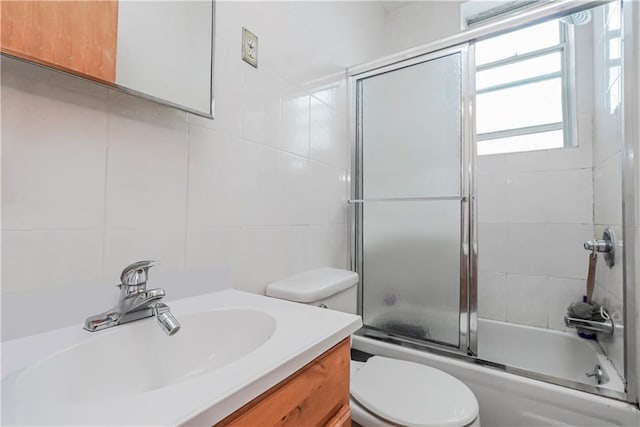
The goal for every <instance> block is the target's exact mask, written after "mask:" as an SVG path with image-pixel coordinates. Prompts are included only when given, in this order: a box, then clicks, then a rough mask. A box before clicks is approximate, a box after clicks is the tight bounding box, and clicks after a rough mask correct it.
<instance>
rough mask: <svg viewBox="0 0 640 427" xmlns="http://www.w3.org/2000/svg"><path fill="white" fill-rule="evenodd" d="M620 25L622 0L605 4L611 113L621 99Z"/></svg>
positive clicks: (614, 111) (608, 89) (605, 33)
mask: <svg viewBox="0 0 640 427" xmlns="http://www.w3.org/2000/svg"><path fill="white" fill-rule="evenodd" d="M620 27H621V16H620V2H613V3H608V4H607V5H605V13H604V40H605V43H604V49H605V64H606V68H607V77H606V78H607V80H606V81H605V88H607V102H608V106H609V112H610V113H611V114H615V113H616V112H617V110H618V107H619V106H620V101H621V96H620V93H621V85H620V71H621V67H622V64H621V58H622V39H621V37H620Z"/></svg>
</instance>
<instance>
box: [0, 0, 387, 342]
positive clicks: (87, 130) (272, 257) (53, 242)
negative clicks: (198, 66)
mask: <svg viewBox="0 0 640 427" xmlns="http://www.w3.org/2000/svg"><path fill="white" fill-rule="evenodd" d="M216 9H217V10H216V51H215V73H214V76H215V82H214V87H215V95H216V108H215V111H216V119H215V120H207V119H203V118H200V117H196V116H193V115H189V114H186V113H183V112H180V111H177V110H173V109H170V108H167V107H163V106H158V105H156V104H153V103H150V102H147V101H143V100H140V99H137V98H134V97H131V96H128V95H125V94H122V93H119V92H116V91H112V90H109V89H105V88H102V87H99V86H96V85H93V84H91V83H89V82H86V81H83V80H79V79H76V78H73V77H70V76H66V75H62V74H59V73H56V72H53V71H49V70H45V69H41V68H38V67H36V66H33V65H30V64H24V63H20V62H17V61H14V60H10V59H7V58H3V59H2V143H3V146H2V182H3V191H2V210H3V212H2V267H3V269H2V295H3V306H4V307H3V322H2V326H3V329H2V332H3V337H2V338H3V340H4V339H8V338H13V337H16V336H20V335H24V334H27V333H34V332H38V331H39V330H34V329H32V330H24V329H22V330H21V329H19V327H20V323H21V320H23V319H22V318H21V317H20V316H26V314H25V313H22V312H21V310H10V307H8V305H11V306H14V307H15V306H16V305H15V304H14V303H15V302H16V301H19V298H18V297H19V296H20V295H32V294H33V293H34V292H40V293H44V294H46V293H47V292H48V294H47V295H57V294H59V292H62V291H63V290H65V289H71V288H72V287H73V286H76V285H86V286H84V288H85V289H88V287H90V286H94V288H95V289H98V287H96V286H99V289H100V290H101V291H102V289H103V288H104V287H105V286H106V287H109V285H112V284H113V283H115V282H117V279H118V274H119V272H120V270H121V269H122V267H124V266H125V265H126V264H128V263H129V262H132V261H134V260H138V259H144V258H151V259H159V260H160V262H161V264H160V266H159V267H158V268H157V270H156V273H154V274H155V277H161V276H163V275H170V274H172V273H175V272H180V271H192V270H197V269H218V270H224V271H226V272H228V274H229V275H230V276H231V280H232V283H233V285H234V286H235V287H236V288H239V289H243V290H248V291H252V292H262V291H263V289H264V285H265V284H266V283H267V282H269V281H271V280H273V279H275V278H277V277H280V276H283V275H286V274H291V273H295V272H298V271H301V270H304V269H307V268H312V267H317V266H324V265H329V266H335V267H345V266H346V265H347V262H348V261H347V252H348V251H347V244H348V243H347V242H348V236H347V226H346V222H347V208H346V203H345V201H346V199H347V198H348V194H349V185H348V182H347V180H348V174H349V142H348V140H347V122H346V114H345V111H346V81H345V68H346V67H348V66H350V65H352V64H355V63H359V62H364V61H366V60H369V59H373V58H375V57H377V56H380V55H381V54H382V53H383V51H382V48H381V47H380V46H382V45H383V37H384V26H385V21H384V19H385V13H384V10H383V8H382V7H381V6H380V5H379V4H377V3H370V2H304V3H297V2H279V3H275V2H261V3H249V2H224V1H217V2H216ZM243 26H245V27H247V28H248V29H250V30H251V31H252V32H254V33H255V34H257V35H258V37H259V38H260V63H259V68H258V69H254V68H252V67H250V66H249V65H248V64H246V63H244V62H242V60H241V59H240V53H239V52H240V49H239V47H240V41H241V28H242V27H243ZM167 60H169V57H168V59H167ZM184 286H185V287H189V286H194V284H193V283H190V282H185V283H184ZM199 286H200V288H203V286H202V285H199ZM203 289H204V290H205V291H206V289H207V287H206V286H204V288H203ZM105 292H106V291H105ZM108 292H110V293H114V294H115V290H112V289H111V288H110V287H109V289H108ZM96 293H98V291H96ZM186 293H187V294H188V292H186ZM76 294H77V295H80V294H79V293H72V294H71V295H76ZM89 295H90V293H89ZM86 296H87V295H86V292H85V294H83V297H86ZM13 297H16V298H18V299H15V298H13ZM77 298H79V297H77ZM80 302H82V304H79V303H80ZM67 303H68V305H69V307H58V308H57V310H67V309H69V310H71V311H72V312H73V316H69V320H68V322H70V323H78V322H80V321H81V320H82V319H83V318H84V316H86V315H88V314H92V313H91V312H90V311H91V310H94V308H93V307H91V308H88V307H87V306H86V305H85V303H87V301H78V300H74V298H71V301H68V302H67ZM91 303H93V305H94V306H96V307H99V308H101V309H105V308H107V307H106V304H107V303H106V302H105V301H97V302H95V301H91ZM81 305H83V307H80V306H81ZM5 308H7V309H8V310H5ZM45 309H46V308H45ZM83 309H84V310H85V311H87V312H81V311H82V310H83ZM9 312H10V313H11V316H13V317H7V316H9V314H7V313H9ZM42 315H43V316H47V317H49V318H52V317H53V320H54V323H55V321H56V319H57V316H51V313H49V314H48V313H46V312H45V313H42ZM40 323H42V322H40ZM56 326H57V327H59V326H63V325H56V324H53V325H39V326H38V327H39V328H41V329H40V330H42V328H47V327H56Z"/></svg>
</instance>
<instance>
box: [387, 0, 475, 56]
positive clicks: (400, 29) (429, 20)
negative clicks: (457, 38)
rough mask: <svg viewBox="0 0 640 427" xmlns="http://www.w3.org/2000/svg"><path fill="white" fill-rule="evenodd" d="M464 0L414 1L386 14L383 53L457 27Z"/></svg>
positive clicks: (420, 41)
mask: <svg viewBox="0 0 640 427" xmlns="http://www.w3.org/2000/svg"><path fill="white" fill-rule="evenodd" d="M462 3H464V1H457V0H449V1H418V2H415V3H412V4H409V5H407V6H404V7H401V8H399V9H396V10H393V11H391V12H390V13H389V14H388V16H387V31H386V49H387V53H392V52H397V51H399V50H403V49H408V48H410V47H414V46H417V45H419V44H423V43H426V42H429V41H432V40H437V39H439V38H442V37H446V36H450V35H452V34H455V33H457V32H458V31H460V5H461V4H462Z"/></svg>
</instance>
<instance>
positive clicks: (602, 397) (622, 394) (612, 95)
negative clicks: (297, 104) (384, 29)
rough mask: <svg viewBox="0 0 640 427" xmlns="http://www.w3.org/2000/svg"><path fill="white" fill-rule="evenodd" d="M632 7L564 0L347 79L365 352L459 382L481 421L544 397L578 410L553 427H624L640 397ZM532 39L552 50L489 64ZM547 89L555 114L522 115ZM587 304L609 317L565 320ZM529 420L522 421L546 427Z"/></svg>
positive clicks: (354, 252) (359, 343)
mask: <svg viewBox="0 0 640 427" xmlns="http://www.w3.org/2000/svg"><path fill="white" fill-rule="evenodd" d="M594 4H595V7H594ZM590 7H591V8H590ZM637 8H638V5H637V4H633V2H624V3H622V2H598V3H578V2H569V1H560V2H553V3H552V4H545V5H541V6H538V7H535V8H531V9H528V10H525V11H523V12H520V13H517V14H513V15H509V16H507V17H504V18H496V19H494V20H492V21H488V22H487V23H485V24H478V25H477V26H475V27H473V28H471V29H467V30H465V31H462V32H460V33H458V34H456V35H454V36H451V37H449V38H446V39H442V40H438V41H435V42H432V43H429V44H426V45H423V46H419V47H416V48H412V49H409V50H406V51H403V52H402V53H401V54H398V55H395V56H394V55H392V56H389V57H385V58H383V59H381V60H378V61H373V62H371V63H368V64H364V65H360V66H357V67H352V68H350V69H349V77H350V86H351V97H352V111H353V117H352V122H353V129H354V135H353V140H354V141H355V146H354V148H353V159H354V164H353V166H352V170H353V177H352V185H353V187H352V200H350V201H349V203H350V207H351V214H352V217H351V235H352V247H351V261H352V267H353V269H354V270H355V271H356V272H358V273H359V275H360V278H361V286H360V287H359V292H360V294H359V302H358V305H359V313H360V314H361V315H362V317H363V323H364V325H365V327H364V328H363V329H362V330H361V332H359V333H358V335H357V336H356V337H355V338H354V343H353V346H354V348H356V349H357V350H361V351H365V352H368V353H371V354H377V355H383V356H388V357H396V358H401V359H405V360H411V361H419V362H421V363H425V364H428V365H431V366H434V367H436V368H439V369H443V370H445V371H447V372H450V373H453V374H454V375H456V376H458V378H461V379H463V381H465V383H467V385H469V386H470V387H471V388H472V390H473V391H474V393H475V394H476V395H478V398H479V400H480V402H481V405H480V407H481V419H483V421H484V422H488V424H491V415H487V414H483V413H482V407H483V405H482V401H483V396H485V397H484V399H500V398H504V399H505V401H508V400H509V399H512V400H514V399H515V400H519V399H520V400H521V401H519V406H518V405H515V404H514V405H515V406H518V407H520V408H521V407H523V405H524V406H525V407H526V406H527V405H531V403H530V402H529V403H527V399H528V398H529V397H530V396H529V397H527V396H528V395H530V394H532V393H533V394H534V395H536V396H537V398H539V399H540V400H539V403H541V404H546V405H550V406H554V405H555V402H554V400H555V401H557V400H558V399H560V400H565V401H567V402H570V403H568V404H567V409H568V410H569V412H571V411H573V414H574V415H575V417H577V418H572V419H568V418H563V417H564V415H560V414H558V418H557V420H560V421H563V422H574V423H577V424H580V422H588V421H587V420H586V419H582V421H576V420H578V419H579V418H580V417H581V416H582V415H578V414H581V413H582V412H581V411H582V410H583V409H584V407H583V405H586V406H590V407H591V409H589V410H587V411H586V412H585V414H587V415H588V416H593V417H594V418H593V419H600V420H603V421H604V420H613V419H615V420H618V422H619V423H622V424H623V425H624V423H625V416H631V415H630V414H629V412H628V411H626V412H625V409H624V408H625V403H623V402H629V403H632V404H635V405H636V406H637V402H638V384H637V382H636V381H637V379H636V378H637V373H636V369H637V366H636V363H637V362H636V361H637V355H636V324H635V313H636V307H635V299H636V296H635V292H636V290H635V286H634V285H635V269H636V262H637V260H636V259H635V257H634V245H635V235H634V232H635V229H634V227H635V224H634V222H633V221H634V218H635V207H636V206H637V200H636V197H637V196H636V194H635V193H634V192H633V191H631V190H632V189H633V188H635V186H636V185H637V184H635V183H633V182H632V180H633V177H634V176H635V174H636V171H635V170H634V169H635V166H634V164H633V162H631V161H628V159H633V154H634V152H635V150H637V147H636V143H637V142H636V141H635V139H634V138H633V134H634V129H635V127H634V126H635V125H634V124H633V118H632V117H630V114H628V113H627V111H633V110H634V108H635V110H636V111H637V104H638V99H637V97H633V96H632V94H633V93H634V92H633V85H634V84H635V83H634V82H633V78H626V79H625V76H628V75H631V76H635V75H637V74H636V72H637V71H638V70H635V69H634V66H633V64H634V63H633V62H632V61H627V62H625V61H624V59H625V58H627V56H629V54H630V52H632V51H633V49H634V44H633V43H634V41H633V40H634V39H632V37H630V35H632V34H634V32H633V31H637V30H638V29H637V28H635V27H634V25H633V24H635V25H636V26H637V19H638V18H637V17H638V15H640V14H639V13H638V11H637V10H636V9H637ZM536 27H539V28H544V29H545V31H546V33H545V34H549V30H548V29H549V28H552V29H554V31H557V32H558V33H557V34H558V36H557V37H558V38H557V40H556V41H552V42H549V45H546V46H541V47H538V48H535V49H534V48H530V47H529V51H527V50H526V49H527V47H526V46H523V47H522V50H523V51H520V50H518V49H520V46H518V48H517V49H516V48H513V50H518V51H517V52H515V53H514V52H511V53H507V54H506V56H505V57H497V56H495V55H497V54H496V52H497V51H498V50H499V48H498V47H499V43H500V41H501V40H505V39H506V38H507V37H509V35H510V33H511V32H513V34H520V35H522V34H525V33H526V32H527V31H529V33H533V32H534V31H535V28H536ZM516 32H517V33H516ZM625 37H628V39H627V38H625ZM623 38H625V43H624V44H623V43H622V39H623ZM516 40H522V39H516ZM636 43H637V42H636ZM487 46H488V47H490V49H489V48H488V47H487ZM497 46H498V47H497ZM616 46H624V51H623V50H622V48H620V51H617V50H616V49H617V48H616ZM536 49H537V50H536ZM487 52H489V53H490V54H491V55H494V57H492V58H488V56H487ZM483 55H484V56H483ZM509 55H514V56H509ZM515 55H517V57H516V56H515ZM536 61H537V62H536ZM553 61H556V62H553ZM536 67H538V68H536ZM545 67H546V68H545ZM554 67H555V68H554ZM537 69H540V70H541V71H539V74H538V75H534V74H532V73H535V72H536V70H537ZM500 72H504V74H505V75H509V76H513V77H511V81H509V80H508V79H507V80H505V81H501V80H500V76H499V73H500ZM527 73H528V74H527ZM545 85H546V86H545ZM554 85H555V86H554ZM549 88H551V89H549ZM554 88H557V94H556V95H557V100H558V102H557V105H551V104H550V105H543V107H542V110H546V111H542V112H541V113H537V112H536V113H531V114H529V113H527V111H528V110H526V109H527V108H529V107H531V108H535V105H533V106H532V104H535V103H536V98H535V96H536V92H538V93H542V92H543V91H545V90H548V91H552V90H556V89H554ZM509 91H511V92H509ZM518 91H520V92H518ZM527 91H529V92H527ZM549 93H552V92H549ZM524 94H527V96H525V95H524ZM556 95H554V96H556ZM509 99H511V100H512V102H513V103H512V104H506V103H505V102H506V101H505V100H509ZM499 101H500V102H499ZM520 111H524V113H522V116H527V117H524V118H521V117H520V116H517V115H518V112H520ZM550 111H552V112H553V111H557V115H558V117H559V118H558V119H555V118H548V117H549V114H551V112H550ZM496 112H500V114H499V115H498V116H495V114H497V113H496ZM491 114H494V116H491ZM535 114H539V115H540V117H542V116H543V115H544V114H547V116H545V118H546V119H547V121H546V122H544V120H543V119H540V120H541V121H540V122H535V123H533V122H531V120H534V121H535V117H534V119H531V117H532V116H534V115H535ZM510 120H511V121H512V122H514V123H516V122H517V123H516V124H517V125H512V126H507V125H504V123H507V122H509V121H510ZM518 120H520V121H518ZM526 120H530V121H529V122H527V121H526ZM500 126H503V127H502V128H501V127H500ZM505 127H506V128H505ZM620 129H622V130H623V131H619V130H620ZM535 138H538V139H537V140H536V141H537V142H536V141H534V139H535ZM532 141H533V142H532ZM518 144H519V146H518ZM536 144H538V146H536ZM553 144H555V145H553ZM612 170H613V172H612ZM616 171H617V172H616ZM574 212H578V213H577V214H574ZM585 212H586V213H585ZM550 236H553V238H551V241H552V244H551V246H549V241H550V240H549V239H550ZM595 236H603V237H602V238H601V239H600V240H597V237H595ZM622 242H624V247H623V246H622ZM583 245H584V249H588V250H589V251H592V255H590V258H589V259H588V260H587V259H585V258H586V257H585V252H584V249H583V247H582V246H583ZM596 252H600V254H599V256H598V257H597V258H596V256H595V254H596ZM587 267H590V268H587ZM589 271H590V273H589ZM587 283H589V285H587ZM583 296H588V297H586V298H587V299H588V301H589V302H591V300H593V301H594V302H597V303H598V304H601V305H603V306H605V309H606V310H604V309H603V310H602V312H601V313H602V319H603V320H602V321H593V319H580V318H574V317H571V316H567V317H565V314H566V308H567V307H568V306H569V305H570V304H571V303H573V302H576V301H582V298H583ZM497 301H502V303H501V304H502V306H501V308H500V305H499V304H498V303H497ZM505 307H506V309H505ZM539 308H540V309H543V310H544V312H542V313H540V312H538V309H539ZM500 309H501V310H502V311H500ZM505 311H506V314H505ZM608 317H610V318H608ZM574 328H581V329H582V330H589V331H590V332H594V333H595V334H596V335H597V340H584V339H582V338H579V337H578V336H577V334H576V330H575V329H574ZM469 361H470V362H473V363H472V364H469V363H468V362H469ZM509 374H516V375H515V376H514V375H509ZM492 383H493V384H495V386H493V385H492V386H488V385H487V384H492ZM497 384H501V387H504V388H510V389H513V390H516V391H514V395H513V396H507V395H506V394H504V392H503V391H501V390H500V387H499V386H498V385H497ZM524 384H526V388H524ZM550 385H552V386H551V387H552V388H549V387H550ZM521 386H522V387H521ZM556 386H562V387H556ZM489 389H491V390H492V393H496V396H502V397H493V398H490V397H489V394H487V390H489ZM585 392H586V393H585ZM545 396H546V397H545ZM611 399H614V400H611ZM587 401H588V402H589V403H588V405H587V403H586V402H587ZM616 401H617V402H616ZM515 406H514V407H515ZM581 407H582V409H581ZM532 408H533V407H531V408H529V409H530V412H531V413H529V415H523V413H521V414H518V415H517V416H516V414H513V421H514V423H515V424H517V425H520V424H522V423H525V424H522V425H526V423H527V422H529V423H535V422H538V423H539V422H540V419H537V421H536V418H535V417H533V415H531V414H532V413H534V412H536V411H535V410H534V409H532ZM617 411H618V412H617ZM525 412H526V410H525ZM551 412H553V411H551ZM625 414H626V415H625ZM527 417H529V418H527ZM531 417H533V418H531ZM593 419H590V420H591V421H593ZM630 419H631V418H627V419H626V420H627V423H628V421H629V420H630Z"/></svg>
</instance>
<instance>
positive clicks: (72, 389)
mask: <svg viewBox="0 0 640 427" xmlns="http://www.w3.org/2000/svg"><path fill="white" fill-rule="evenodd" d="M176 317H178V320H179V321H180V323H181V324H182V328H181V329H180V331H179V332H178V333H176V334H175V335H173V336H171V337H169V336H167V335H165V334H164V332H163V331H162V330H161V329H160V328H159V327H158V325H157V324H156V321H155V319H153V318H149V319H146V320H141V321H137V322H133V323H131V324H127V325H122V326H119V327H117V328H114V329H112V330H108V331H104V332H99V333H97V334H96V336H95V337H91V338H90V339H88V340H86V341H84V342H81V343H79V344H77V345H75V346H71V347H69V348H66V349H64V350H61V351H59V352H57V353H55V354H53V355H51V356H49V357H47V358H45V359H43V360H41V361H39V362H37V363H35V364H33V365H31V366H29V367H28V368H26V369H24V370H22V371H20V372H18V373H16V374H15V375H12V377H13V378H10V379H9V378H7V381H9V382H10V383H13V387H15V388H14V389H13V390H14V391H15V393H16V395H22V396H24V397H27V396H28V399H30V400H33V399H38V400H46V401H49V402H51V401H57V402H87V401H93V402H95V401H101V400H107V399H111V398H114V397H121V396H122V395H124V394H126V395H136V394H140V393H145V392H149V391H152V390H156V389H160V388H163V387H167V386H170V385H173V384H176V383H179V382H182V381H185V380H188V379H192V378H194V377H196V376H199V375H201V374H204V373H208V372H211V371H213V370H216V369H218V368H221V367H223V366H225V365H229V364H231V363H233V362H237V361H238V360H239V359H241V358H242V357H243V356H246V355H248V354H249V353H251V352H253V351H254V350H256V349H257V348H259V347H260V346H261V345H262V344H264V343H265V342H267V341H268V340H269V338H270V337H271V336H272V335H273V333H274V331H275V329H276V320H275V319H274V318H273V317H272V316H271V315H269V314H268V313H265V312H263V311H258V310H252V309H237V308H229V309H218V310H212V311H208V312H200V313H191V314H182V315H179V316H178V315H176ZM7 385H8V384H6V382H5V384H4V386H5V387H6V386H7ZM13 387H12V388H13ZM5 390H6V389H5Z"/></svg>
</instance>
